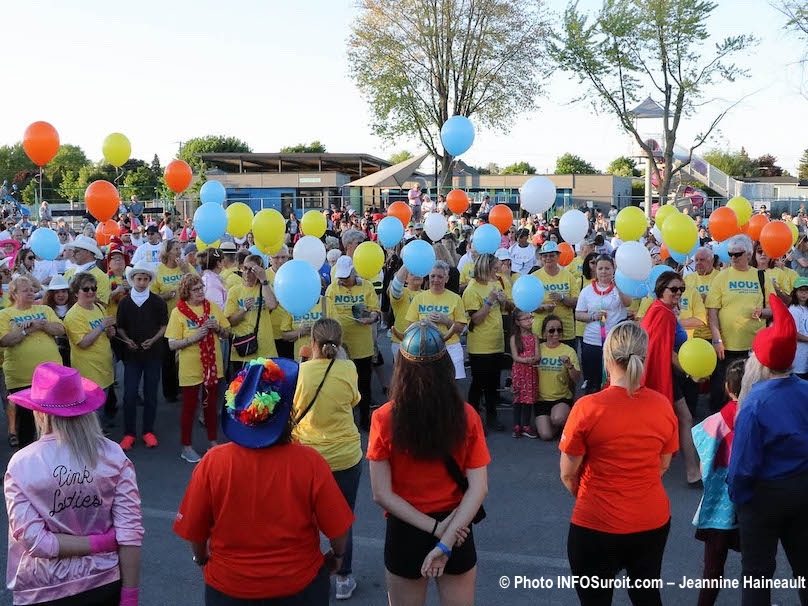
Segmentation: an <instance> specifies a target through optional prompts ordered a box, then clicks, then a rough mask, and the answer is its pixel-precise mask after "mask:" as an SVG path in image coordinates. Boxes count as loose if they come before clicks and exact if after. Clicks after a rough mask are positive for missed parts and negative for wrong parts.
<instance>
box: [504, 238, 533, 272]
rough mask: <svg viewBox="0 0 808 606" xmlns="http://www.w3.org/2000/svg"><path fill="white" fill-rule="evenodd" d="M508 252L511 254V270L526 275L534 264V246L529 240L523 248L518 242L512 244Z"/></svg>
mask: <svg viewBox="0 0 808 606" xmlns="http://www.w3.org/2000/svg"><path fill="white" fill-rule="evenodd" d="M508 252H509V253H510V254H511V271H515V272H519V273H520V274H522V275H527V274H528V273H529V272H530V269H531V268H532V267H533V266H534V265H535V264H536V247H535V246H533V245H532V244H531V243H530V242H528V244H527V246H525V247H524V248H522V247H521V246H519V243H518V242H517V243H515V244H512V245H511V247H510V248H509V249H508Z"/></svg>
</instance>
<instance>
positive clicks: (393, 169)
mask: <svg viewBox="0 0 808 606" xmlns="http://www.w3.org/2000/svg"><path fill="white" fill-rule="evenodd" d="M427 156H429V152H425V153H423V154H420V155H418V156H414V157H412V158H409V159H407V160H404V161H403V162H399V163H398V164H395V165H393V166H388V167H387V168H384V169H382V170H380V171H378V172H375V173H373V174H372V175H369V176H367V177H363V178H361V179H358V180H356V181H351V182H350V183H349V184H348V185H349V186H350V187H401V186H402V185H404V183H405V182H407V181H409V180H410V179H411V178H412V176H413V175H414V174H417V173H416V170H417V168H418V167H419V166H421V163H422V162H423V161H424V160H425V159H426V158H427Z"/></svg>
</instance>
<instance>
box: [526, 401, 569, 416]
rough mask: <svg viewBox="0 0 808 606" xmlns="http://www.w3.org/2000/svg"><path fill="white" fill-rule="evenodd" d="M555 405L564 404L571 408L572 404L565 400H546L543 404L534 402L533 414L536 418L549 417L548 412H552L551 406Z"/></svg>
mask: <svg viewBox="0 0 808 606" xmlns="http://www.w3.org/2000/svg"><path fill="white" fill-rule="evenodd" d="M556 404H566V405H567V406H569V407H572V402H571V401H570V400H568V399H566V398H564V399H561V400H546V401H544V402H536V403H535V404H534V405H533V414H534V415H536V416H537V417H549V416H550V412H552V410H553V406H555V405H556Z"/></svg>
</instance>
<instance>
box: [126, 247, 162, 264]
mask: <svg viewBox="0 0 808 606" xmlns="http://www.w3.org/2000/svg"><path fill="white" fill-rule="evenodd" d="M162 248H163V245H162V244H149V243H148V242H145V243H143V244H141V245H140V246H138V247H137V250H136V251H135V254H134V255H132V265H136V264H137V263H138V262H139V261H143V262H145V263H148V264H149V265H150V266H151V268H152V269H153V270H154V271H157V266H158V265H160V250H161V249H162Z"/></svg>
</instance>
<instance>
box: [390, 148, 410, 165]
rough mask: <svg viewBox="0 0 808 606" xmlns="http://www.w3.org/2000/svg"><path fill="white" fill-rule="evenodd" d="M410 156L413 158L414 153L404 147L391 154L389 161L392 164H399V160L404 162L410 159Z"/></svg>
mask: <svg viewBox="0 0 808 606" xmlns="http://www.w3.org/2000/svg"><path fill="white" fill-rule="evenodd" d="M410 158H412V153H410V152H409V151H407V150H406V149H402V150H401V151H398V152H396V153H394V154H393V155H392V156H390V157H389V158H388V161H389V162H390V164H398V163H399V162H404V160H409V159H410Z"/></svg>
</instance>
